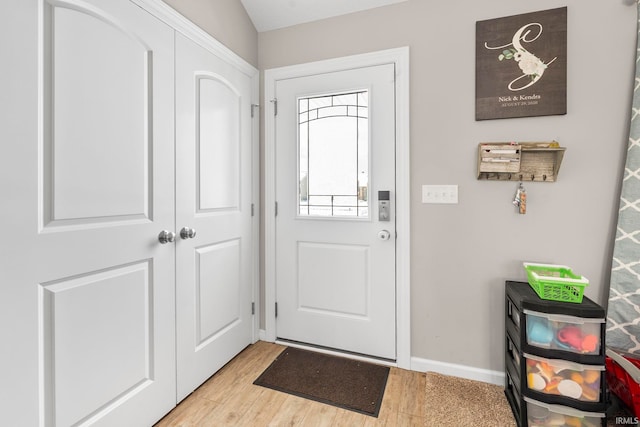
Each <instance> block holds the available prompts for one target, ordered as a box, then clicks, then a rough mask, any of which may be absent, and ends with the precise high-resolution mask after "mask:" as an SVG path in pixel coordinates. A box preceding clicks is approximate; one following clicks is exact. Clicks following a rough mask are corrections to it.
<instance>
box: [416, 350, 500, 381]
mask: <svg viewBox="0 0 640 427" xmlns="http://www.w3.org/2000/svg"><path fill="white" fill-rule="evenodd" d="M411 370H412V371H419V372H437V373H439V374H443V375H451V376H454V377H459V378H466V379H469V380H475V381H482V382H485V383H490V384H496V385H504V379H505V375H504V372H503V371H491V370H489V369H480V368H474V367H472V366H465V365H456V364H454V363H447V362H439V361H437V360H428V359H421V358H419V357H412V358H411Z"/></svg>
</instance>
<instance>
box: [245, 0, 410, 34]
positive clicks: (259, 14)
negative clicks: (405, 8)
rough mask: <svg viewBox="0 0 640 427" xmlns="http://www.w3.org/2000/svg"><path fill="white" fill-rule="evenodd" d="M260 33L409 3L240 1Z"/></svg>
mask: <svg viewBox="0 0 640 427" xmlns="http://www.w3.org/2000/svg"><path fill="white" fill-rule="evenodd" d="M240 1H241V2H242V4H243V5H244V8H245V9H246V10H247V13H248V14H249V17H250V18H251V21H253V25H254V26H255V27H256V30H258V32H263V31H269V30H275V29H278V28H284V27H290V26H292V25H296V24H302V23H305V22H312V21H318V20H320V19H325V18H330V17H333V16H338V15H346V14H348V13H353V12H358V11H361V10H366V9H373V8H375V7H380V6H386V5H389V4H394V3H400V2H403V1H407V0H240Z"/></svg>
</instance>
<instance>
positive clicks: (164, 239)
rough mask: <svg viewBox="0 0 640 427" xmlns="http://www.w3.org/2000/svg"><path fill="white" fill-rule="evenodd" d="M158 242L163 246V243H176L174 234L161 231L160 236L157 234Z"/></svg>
mask: <svg viewBox="0 0 640 427" xmlns="http://www.w3.org/2000/svg"><path fill="white" fill-rule="evenodd" d="M158 241H159V242H160V243H162V244H163V245H164V244H165V243H173V242H175V241H176V233H174V232H173V231H167V230H162V231H161V232H160V234H158Z"/></svg>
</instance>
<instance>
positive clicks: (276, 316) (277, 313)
mask: <svg viewBox="0 0 640 427" xmlns="http://www.w3.org/2000/svg"><path fill="white" fill-rule="evenodd" d="M276 317H278V303H276Z"/></svg>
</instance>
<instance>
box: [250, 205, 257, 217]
mask: <svg viewBox="0 0 640 427" xmlns="http://www.w3.org/2000/svg"><path fill="white" fill-rule="evenodd" d="M255 215H256V205H255V204H253V203H251V216H255Z"/></svg>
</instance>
